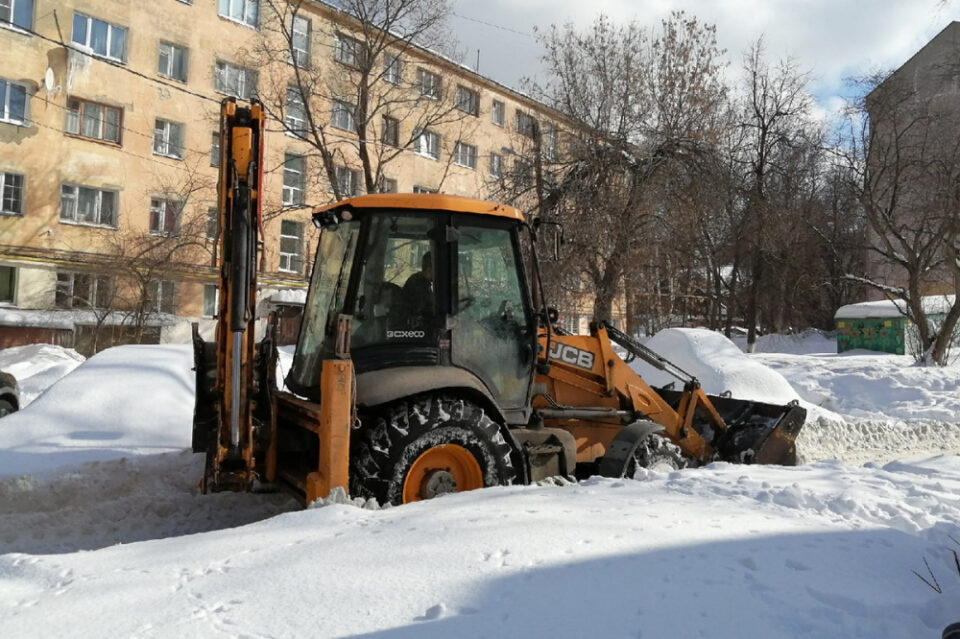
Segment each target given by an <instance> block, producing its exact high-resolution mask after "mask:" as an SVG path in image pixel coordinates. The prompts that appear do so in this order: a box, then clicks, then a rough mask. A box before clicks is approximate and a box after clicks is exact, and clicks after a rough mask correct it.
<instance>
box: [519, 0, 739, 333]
mask: <svg viewBox="0 0 960 639" xmlns="http://www.w3.org/2000/svg"><path fill="white" fill-rule="evenodd" d="M541 42H542V44H543V46H544V48H545V51H546V53H545V55H544V63H545V66H546V74H547V77H548V79H547V81H546V83H545V84H544V85H536V84H534V85H531V91H532V92H533V93H534V94H535V95H537V96H539V97H541V98H542V99H543V100H544V101H546V102H547V103H548V104H550V105H551V106H553V107H554V108H556V109H557V110H559V111H560V112H561V113H563V114H564V115H565V116H566V117H567V118H568V119H569V122H570V124H571V125H570V129H569V130H567V131H565V132H564V133H565V141H564V143H563V144H560V145H557V146H556V147H555V148H556V149H557V150H556V159H555V160H553V161H551V162H550V164H549V166H547V167H546V173H547V174H548V177H547V178H545V179H537V180H535V181H534V180H531V179H530V177H529V175H527V176H526V177H525V179H523V180H520V179H518V178H519V177H521V176H519V175H516V173H518V172H515V175H514V178H515V179H514V180H513V185H512V186H513V193H514V194H515V196H516V195H520V194H523V193H524V189H523V188H522V187H523V186H527V187H528V189H527V191H526V192H529V186H530V183H531V182H533V183H534V184H535V186H536V189H537V190H538V191H539V190H540V189H542V190H543V191H542V192H539V193H537V194H536V197H537V199H538V200H539V201H540V204H541V205H542V207H543V211H544V213H545V214H546V213H548V212H553V214H555V215H557V216H559V217H560V219H562V220H563V221H564V222H565V223H566V227H567V229H568V240H569V247H570V248H569V250H568V255H567V256H566V258H565V264H564V266H565V267H566V269H568V270H569V271H572V272H576V273H582V274H583V275H582V277H571V278H568V284H569V285H572V287H574V289H586V290H589V291H591V292H592V293H594V295H595V298H594V299H595V301H594V308H593V315H594V317H595V318H597V319H607V318H609V317H610V316H611V314H612V310H613V305H614V302H615V300H616V299H618V298H619V297H621V296H622V294H623V293H624V290H625V289H626V290H630V289H632V288H633V287H636V286H637V285H639V284H641V283H642V282H645V281H648V278H650V277H653V278H655V279H656V278H658V276H657V275H656V274H654V275H652V276H651V275H650V274H649V273H644V272H642V271H638V270H637V269H634V268H633V265H634V264H635V263H637V261H638V259H641V258H643V259H646V260H647V261H648V262H650V261H651V260H652V262H650V263H652V264H653V265H654V266H655V267H656V266H658V265H659V264H660V261H659V260H660V259H661V258H660V257H659V256H658V255H657V252H656V251H655V250H654V251H652V252H651V251H650V250H649V249H650V248H651V247H652V246H653V244H654V243H655V242H654V237H653V233H652V232H651V226H650V223H651V222H652V221H654V220H656V219H657V218H658V217H662V216H663V215H665V210H664V202H665V199H664V197H663V192H664V190H665V189H671V188H674V186H675V185H676V182H677V181H678V179H677V178H676V177H669V176H668V173H671V172H672V173H682V172H684V171H687V170H688V169H690V168H691V167H694V166H695V165H696V163H697V162H698V161H699V159H700V158H701V157H702V156H703V155H704V154H705V153H708V152H709V149H710V148H711V146H712V144H713V143H714V141H715V139H716V136H717V133H716V130H715V126H716V123H717V122H716V117H715V116H716V114H717V112H718V110H719V108H720V106H721V105H722V103H723V100H724V94H725V89H724V86H723V83H722V81H721V79H720V62H719V60H720V51H719V50H718V49H717V46H716V41H715V37H714V29H713V27H710V26H706V25H704V24H702V23H700V22H699V21H698V20H696V18H693V17H690V16H687V15H685V14H683V13H674V14H672V15H671V16H670V18H668V19H667V20H665V21H664V22H663V23H662V25H661V28H660V29H659V30H658V31H654V32H649V31H646V30H644V29H643V28H641V27H640V26H639V25H638V24H637V23H631V24H629V25H626V26H623V27H618V26H615V25H614V24H613V23H612V22H611V21H610V20H609V19H608V18H606V17H603V16H601V17H600V18H598V19H597V20H596V21H595V22H594V24H593V25H592V27H590V28H589V29H587V30H586V31H585V32H580V31H578V30H577V29H576V28H574V27H573V26H572V25H566V26H564V27H557V26H553V27H551V29H550V30H549V31H547V32H546V33H545V34H544V35H543V36H542V37H541ZM530 137H531V138H532V140H533V142H534V143H533V144H532V145H530V146H531V147H532V150H533V152H534V155H533V157H530V158H526V159H523V160H521V162H522V164H521V166H522V167H525V166H531V167H536V166H542V164H543V163H542V161H541V156H542V152H543V147H544V145H543V144H542V140H540V139H538V135H537V134H536V131H535V132H534V135H532V136H530ZM668 168H669V171H668ZM574 292H576V290H575V291H574Z"/></svg>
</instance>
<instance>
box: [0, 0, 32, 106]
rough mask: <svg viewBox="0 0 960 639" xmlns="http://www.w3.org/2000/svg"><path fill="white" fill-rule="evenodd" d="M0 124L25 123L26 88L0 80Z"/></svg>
mask: <svg viewBox="0 0 960 639" xmlns="http://www.w3.org/2000/svg"><path fill="white" fill-rule="evenodd" d="M0 1H2V0H0ZM0 122H10V123H11V124H26V123H27V87H25V86H23V85H22V84H15V83H13V82H10V81H9V80H3V79H0Z"/></svg>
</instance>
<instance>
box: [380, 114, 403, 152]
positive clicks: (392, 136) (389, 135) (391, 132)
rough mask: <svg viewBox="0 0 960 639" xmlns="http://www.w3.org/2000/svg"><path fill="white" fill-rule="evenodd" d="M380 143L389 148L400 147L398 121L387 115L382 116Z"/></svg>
mask: <svg viewBox="0 0 960 639" xmlns="http://www.w3.org/2000/svg"><path fill="white" fill-rule="evenodd" d="M380 141H381V142H383V143H384V144H387V145H389V146H400V120H398V119H397V118H391V117H390V116H389V115H385V116H383V127H382V130H381V131H380Z"/></svg>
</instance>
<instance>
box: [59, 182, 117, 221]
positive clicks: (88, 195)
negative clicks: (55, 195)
mask: <svg viewBox="0 0 960 639" xmlns="http://www.w3.org/2000/svg"><path fill="white" fill-rule="evenodd" d="M60 220H61V221H62V222H74V223H76V224H87V225H90V226H108V227H111V228H116V227H117V192H116V191H106V190H103V189H94V188H90V187H87V186H75V185H73V184H63V185H61V186H60Z"/></svg>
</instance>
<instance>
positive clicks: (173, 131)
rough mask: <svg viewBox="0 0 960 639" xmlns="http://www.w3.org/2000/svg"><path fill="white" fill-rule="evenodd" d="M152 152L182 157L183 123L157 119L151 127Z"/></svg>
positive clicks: (175, 157)
mask: <svg viewBox="0 0 960 639" xmlns="http://www.w3.org/2000/svg"><path fill="white" fill-rule="evenodd" d="M153 152H154V153H155V154H156V155H162V156H164V157H168V158H174V159H177V160H182V159H183V125H182V124H179V123H177V122H170V121H169V120H157V123H156V125H155V126H154V128H153Z"/></svg>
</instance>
